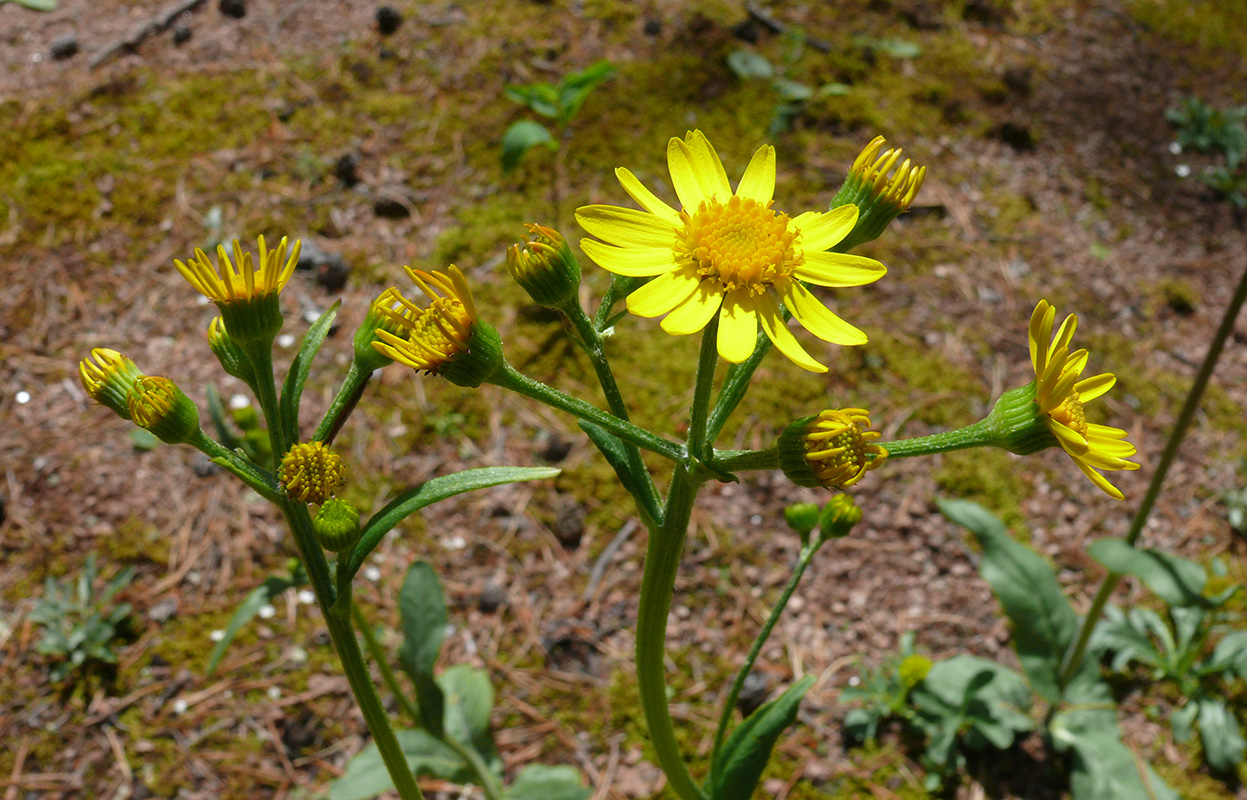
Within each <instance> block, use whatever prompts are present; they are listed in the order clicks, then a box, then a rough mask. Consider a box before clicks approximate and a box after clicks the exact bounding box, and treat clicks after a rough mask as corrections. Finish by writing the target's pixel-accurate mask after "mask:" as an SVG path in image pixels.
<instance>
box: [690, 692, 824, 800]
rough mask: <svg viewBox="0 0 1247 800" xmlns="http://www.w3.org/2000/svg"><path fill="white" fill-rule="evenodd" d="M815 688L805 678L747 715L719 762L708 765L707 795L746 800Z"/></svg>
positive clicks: (734, 732)
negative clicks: (775, 748)
mask: <svg viewBox="0 0 1247 800" xmlns="http://www.w3.org/2000/svg"><path fill="white" fill-rule="evenodd" d="M813 685H814V676H813V675H806V676H805V677H804V678H802V679H801V680H799V681H797V682H796V683H794V684H793V685H792V686H789V687H788V689H787V691H785V692H784V693H783V694H781V695H780V696H779V697H777V698H775V699H774V700H772V701H771V702H769V703H766V704H765V705H763V706H762V707H761V708H759V709H758V710H757V711H755V712H753V713H752V714H750V715H749V717H748V718H747V719H746V720H745V721H744V722H742V723H741V724H740V725H739V726H738V727H737V728H736V730H734V731H732V735H731V736H729V737H728V740H727V743H726V744H724V746H723V752H722V756H721V760H720V762H719V763H718V764H714V765H711V772H710V796H711V797H713V798H715V800H749V798H750V797H752V796H753V790H754V787H755V786H757V785H758V780H759V779H761V777H762V770H764V769H766V762H767V761H769V760H770V758H771V750H772V749H773V748H774V747H775V742H776V741H778V740H779V736H780V734H781V733H783V732H784V730H785V729H787V728H788V726H789V725H791V724H792V723H793V722H795V721H796V719H797V708H798V707H799V706H800V705H801V698H803V697H805V693H806V692H807V691H809V689H810V687H811V686H813Z"/></svg>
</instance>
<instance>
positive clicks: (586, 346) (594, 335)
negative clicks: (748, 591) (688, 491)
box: [561, 298, 661, 524]
mask: <svg viewBox="0 0 1247 800" xmlns="http://www.w3.org/2000/svg"><path fill="white" fill-rule="evenodd" d="M561 310H562V312H563V315H564V317H566V319H567V320H568V322H569V323H570V324H571V326H572V328H573V329H574V330H575V331H576V335H577V338H578V339H579V341H580V345H581V348H582V349H583V350H584V351H585V354H586V355H588V356H589V362H590V363H591V364H593V371H594V372H596V373H597V376H598V383H599V384H601V386H602V394H603V395H604V396H605V397H606V406H607V408H609V409H610V411H611V413H612V414H614V415H615V416H616V417H618V418H619V419H621V420H623V421H624V422H629V421H630V420H629V418H628V404H627V403H625V402H624V399H623V394H622V393H621V392H620V391H619V384H618V383H616V382H615V373H614V372H613V371H611V366H610V362H609V361H608V360H607V358H606V347H605V344H604V342H603V340H602V335H601V334H600V333H599V332H598V330H597V328H595V327H594V326H593V322H592V321H591V320H590V319H589V317H588V315H587V314H585V312H584V309H582V308H581V307H580V301H579V300H578V299H575V298H573V299H572V300H570V301H569V302H568V303H567V305H566V306H565V307H563V309H561ZM625 448H626V451H625V452H626V453H627V457H628V471H629V472H631V473H632V481H633V485H634V486H636V487H637V494H636V496H634V498H633V499H634V500H636V504H637V507H638V508H639V510H640V511H641V513H642V514H646V515H648V516H649V521H650V522H653V521H656V520H657V519H658V515H659V514H660V513H661V509H660V508H659V506H660V501H659V499H658V490H657V489H656V488H654V479H653V478H652V477H651V476H650V474H649V470H648V469H646V468H645V462H643V461H642V460H641V451H640V450H639V449H638V448H637V446H636V445H634V444H631V443H625ZM647 524H649V523H647Z"/></svg>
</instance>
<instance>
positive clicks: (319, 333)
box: [273, 300, 342, 459]
mask: <svg viewBox="0 0 1247 800" xmlns="http://www.w3.org/2000/svg"><path fill="white" fill-rule="evenodd" d="M341 305H342V301H341V300H337V301H334V304H333V305H331V306H329V308H327V309H325V312H324V313H323V314H321V315H320V317H319V318H317V320H316V321H315V322H313V323H312V327H310V328H308V330H307V335H306V336H304V337H303V344H302V346H300V347H299V352H298V353H297V354H296V355H295V357H294V361H292V362H290V371H289V372H287V373H286V380H285V382H284V383H283V385H282V387H281V400H280V401H278V405H279V406H280V407H281V417H282V419H283V420H285V422H286V430H285V434H286V440H287V441H289V442H292V443H293V442H297V441H299V401H300V400H301V399H302V398H303V385H304V384H305V383H307V376H308V375H309V374H310V373H311V371H312V362H313V361H314V360H315V359H316V354H317V353H318V352H319V351H320V346H321V345H322V344H323V343H324V341H325V337H326V336H328V335H329V329H330V327H332V326H333V320H334V318H335V317H337V316H338V307H339V306H341ZM273 455H274V457H275V458H277V459H280V458H281V457H282V455H284V454H283V453H274V454H273Z"/></svg>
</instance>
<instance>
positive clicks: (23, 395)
mask: <svg viewBox="0 0 1247 800" xmlns="http://www.w3.org/2000/svg"><path fill="white" fill-rule="evenodd" d="M13 399H14V400H16V401H17V404H18V405H19V406H24V405H26V404H27V403H29V402H30V392H18V393H17V394H15V395H13Z"/></svg>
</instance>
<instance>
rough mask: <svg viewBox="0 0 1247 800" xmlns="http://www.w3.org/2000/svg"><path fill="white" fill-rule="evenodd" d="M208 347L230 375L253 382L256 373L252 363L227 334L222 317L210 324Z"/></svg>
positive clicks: (246, 381)
mask: <svg viewBox="0 0 1247 800" xmlns="http://www.w3.org/2000/svg"><path fill="white" fill-rule="evenodd" d="M208 347H209V348H211V350H212V352H213V353H214V354H215V355H216V357H217V361H220V362H221V367H222V369H224V370H225V371H226V372H227V373H228V374H230V375H233V376H234V377H235V378H238V379H239V380H241V381H244V382H245V383H247V384H250V383H251V382H252V380H251V379H252V377H253V374H254V372H253V370H252V369H251V362H250V361H248V360H247V355H246V353H244V352H243V351H242V348H241V347H239V346H238V345H237V344H236V343H235V342H234V340H233V339H231V338H230V336H229V334H228V333H226V331H225V322H224V321H223V320H222V319H221V318H220V317H213V318H212V321H211V322H209V323H208Z"/></svg>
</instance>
